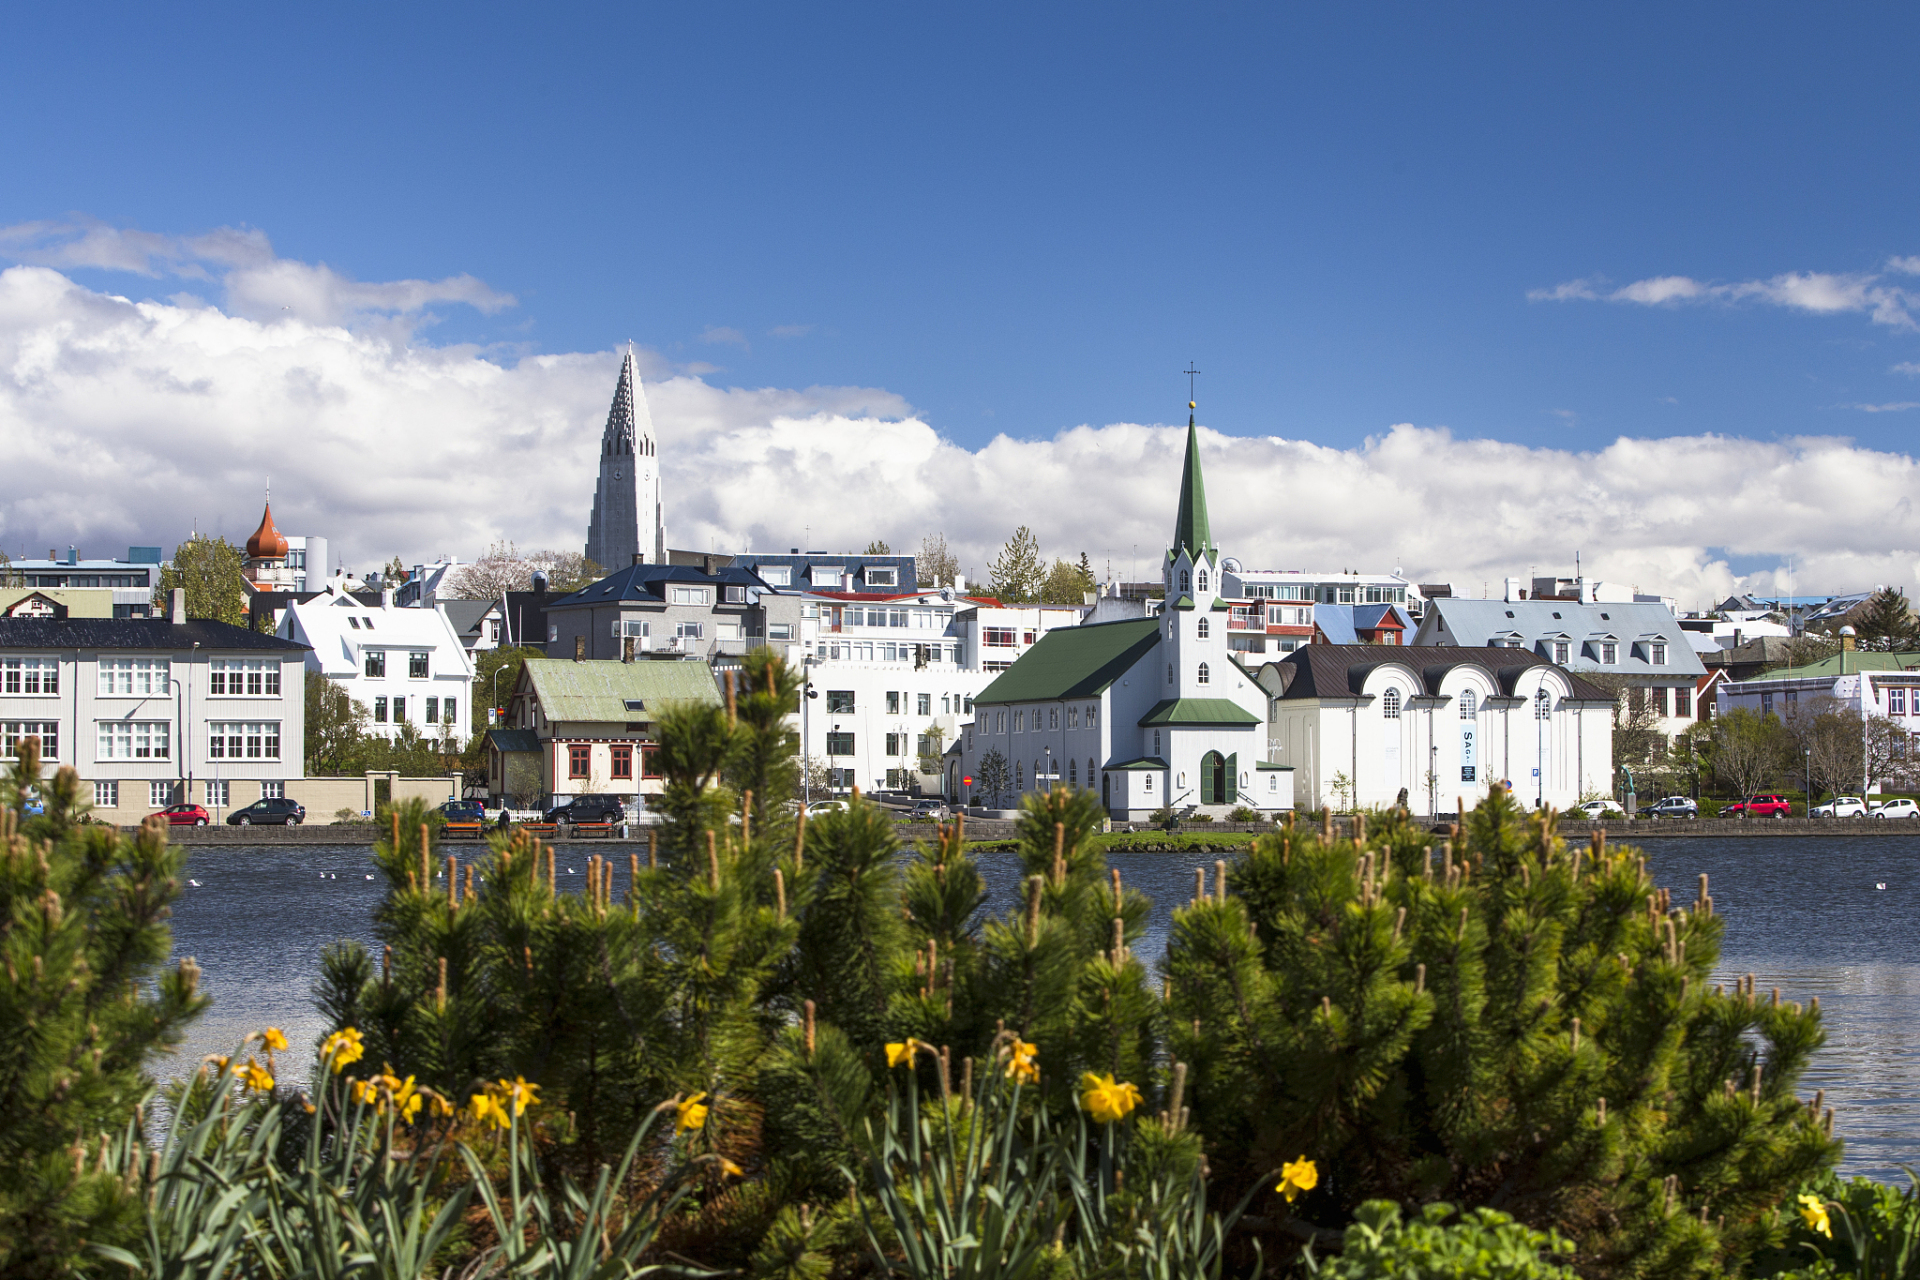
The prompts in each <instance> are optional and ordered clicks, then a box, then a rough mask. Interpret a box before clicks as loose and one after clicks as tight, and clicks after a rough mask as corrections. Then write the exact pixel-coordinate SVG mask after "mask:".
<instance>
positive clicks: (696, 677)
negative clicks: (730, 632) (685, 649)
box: [527, 658, 720, 724]
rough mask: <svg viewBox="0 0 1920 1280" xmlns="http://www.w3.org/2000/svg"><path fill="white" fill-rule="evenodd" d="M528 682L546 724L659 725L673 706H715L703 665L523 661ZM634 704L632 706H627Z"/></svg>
mask: <svg viewBox="0 0 1920 1280" xmlns="http://www.w3.org/2000/svg"><path fill="white" fill-rule="evenodd" d="M527 678H528V679H529V680H530V681H532V682H533V691H534V693H535V695H536V696H538V697H539V699H540V709H541V710H542V711H543V712H545V713H546V717H547V719H549V720H557V721H569V722H575V723H580V722H586V723H593V722H599V723H603V724H604V723H611V722H615V721H618V722H627V721H644V720H658V719H659V718H660V712H661V710H662V709H663V708H665V707H666V705H667V704H669V703H673V702H704V703H709V704H713V703H718V702H719V701H720V689H719V687H718V686H717V685H715V684H714V681H713V671H712V669H711V668H710V667H708V666H707V664H706V663H704V662H604V661H603V662H572V661H569V660H566V659H562V658H529V659H527ZM629 703H637V704H638V705H637V706H629V705H628V704H629Z"/></svg>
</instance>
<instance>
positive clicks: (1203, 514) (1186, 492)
mask: <svg viewBox="0 0 1920 1280" xmlns="http://www.w3.org/2000/svg"><path fill="white" fill-rule="evenodd" d="M1183 550H1184V551H1186V552H1187V554H1189V555H1193V556H1198V555H1199V554H1200V553H1201V552H1203V551H1204V552H1206V553H1207V554H1209V555H1211V554H1213V552H1214V545H1213V527H1212V526H1211V525H1210V524H1209V523H1208V521H1207V485H1206V481H1205V480H1203V479H1202V478H1201V476H1200V433H1199V431H1198V430H1197V429H1196V428H1195V427H1194V425H1193V415H1192V414H1188V415H1187V460H1186V464H1185V465H1184V466H1183V467H1182V468H1181V469H1180V514H1179V515H1177V516H1175V517H1174V521H1173V551H1172V554H1173V556H1174V557H1178V556H1179V554H1180V553H1181V551H1183Z"/></svg>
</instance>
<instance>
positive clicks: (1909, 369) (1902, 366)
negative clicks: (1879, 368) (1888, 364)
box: [1887, 360, 1920, 373]
mask: <svg viewBox="0 0 1920 1280" xmlns="http://www.w3.org/2000/svg"><path fill="white" fill-rule="evenodd" d="M1887 372H1888V373H1920V361H1914V360H1902V361H1901V362H1900V363H1899V364H1897V365H1895V366H1893V368H1891V369H1889V370H1887Z"/></svg>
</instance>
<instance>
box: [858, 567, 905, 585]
mask: <svg viewBox="0 0 1920 1280" xmlns="http://www.w3.org/2000/svg"><path fill="white" fill-rule="evenodd" d="M863 576H864V577H865V578H866V580H867V585H868V586H870V587H897V586H899V585H900V571H899V570H898V569H882V568H881V567H879V566H878V565H868V566H867V568H866V572H865V574H864V575H863Z"/></svg>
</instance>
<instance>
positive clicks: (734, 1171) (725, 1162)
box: [720, 1156, 747, 1178]
mask: <svg viewBox="0 0 1920 1280" xmlns="http://www.w3.org/2000/svg"><path fill="white" fill-rule="evenodd" d="M720 1172H722V1173H725V1174H729V1175H731V1176H733V1177H735V1178H744V1177H746V1176H747V1171H746V1170H745V1169H742V1168H741V1167H740V1166H739V1165H737V1164H735V1163H734V1162H733V1161H731V1160H729V1159H727V1158H726V1157H725V1156H721V1157H720Z"/></svg>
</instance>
